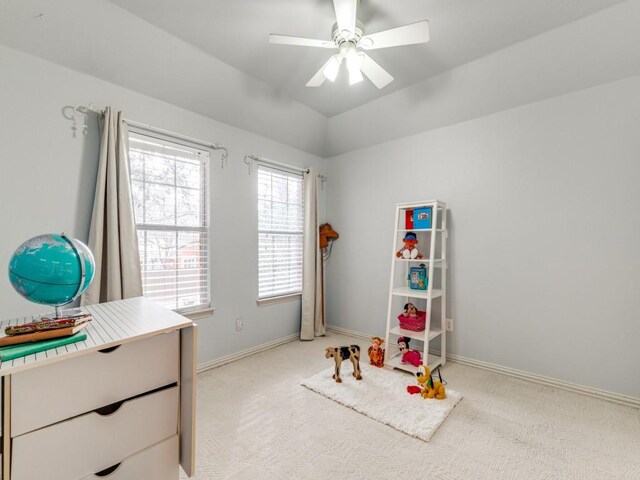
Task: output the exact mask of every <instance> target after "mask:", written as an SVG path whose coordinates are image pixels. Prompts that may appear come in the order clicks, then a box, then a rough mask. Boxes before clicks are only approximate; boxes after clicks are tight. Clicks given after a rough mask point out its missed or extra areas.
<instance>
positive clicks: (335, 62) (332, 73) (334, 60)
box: [322, 55, 342, 82]
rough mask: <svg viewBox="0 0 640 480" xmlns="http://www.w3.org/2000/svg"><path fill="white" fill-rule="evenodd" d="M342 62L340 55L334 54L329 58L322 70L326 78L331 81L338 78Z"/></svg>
mask: <svg viewBox="0 0 640 480" xmlns="http://www.w3.org/2000/svg"><path fill="white" fill-rule="evenodd" d="M341 63H342V57H341V56H339V55H334V56H333V57H331V58H330V59H329V62H328V63H327V65H326V66H325V67H324V69H323V70H322V73H323V74H324V76H325V78H326V79H327V80H329V81H331V82H334V81H335V80H336V77H337V76H338V71H339V70H340V64H341Z"/></svg>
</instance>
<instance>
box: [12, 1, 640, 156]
mask: <svg viewBox="0 0 640 480" xmlns="http://www.w3.org/2000/svg"><path fill="white" fill-rule="evenodd" d="M633 1H634V2H636V1H638V2H640V0H633ZM623 3H624V4H628V2H626V1H624V0H393V1H390V0H361V5H360V10H359V11H360V13H359V18H360V19H361V20H362V21H363V22H364V23H365V31H366V32H369V33H374V32H376V31H380V30H385V29H388V28H392V27H396V26H400V25H404V24H407V23H412V22H415V21H418V20H422V19H428V20H429V22H430V30H431V41H430V42H429V43H427V44H425V45H413V46H407V47H398V48H391V49H384V50H379V51H372V52H369V53H370V55H371V56H372V57H373V58H374V59H375V60H376V61H377V62H379V63H380V64H381V65H382V66H383V67H385V68H386V69H387V70H388V71H389V72H390V73H391V74H392V75H393V76H394V77H395V81H394V82H392V83H391V84H390V85H389V86H387V87H386V88H384V89H383V90H378V89H376V88H375V87H374V86H373V85H371V84H370V83H369V82H368V80H365V81H364V82H363V83H361V84H358V85H356V86H353V87H349V85H348V84H347V81H346V78H345V77H346V76H345V75H343V76H342V77H339V78H338V79H337V80H336V82H335V83H331V82H325V84H324V85H323V86H322V87H320V88H316V89H312V88H307V87H305V84H306V82H307V81H308V79H309V78H310V77H311V76H312V75H313V74H314V73H315V72H316V71H317V70H318V68H319V67H320V66H321V65H322V64H323V63H324V62H325V61H326V59H327V58H328V56H329V55H331V54H332V51H331V50H327V49H314V48H305V47H291V46H283V45H272V44H269V43H268V35H269V33H280V34H286V35H295V36H306V37H311V38H328V36H329V32H330V29H331V27H332V25H333V23H334V21H335V19H334V12H333V4H332V1H331V0H173V1H172V0H55V2H52V1H51V0H0V44H4V45H6V46H8V47H10V48H13V49H16V50H19V51H22V52H25V53H28V54H30V55H34V56H36V57H39V58H42V59H45V60H48V61H50V62H53V63H56V64H58V65H62V66H64V67H68V68H70V69H73V70H76V71H79V72H82V73H85V74H88V75H91V76H93V77H97V78H99V79H102V80H104V81H107V82H111V83H113V84H116V85H119V86H122V87H124V88H127V89H129V90H133V91H136V92H140V93H142V94H144V95H147V96H149V97H153V98H156V99H160V100H163V101H165V102H169V103H171V104H174V105H178V106H180V107H183V108H186V109H188V110H190V111H193V112H196V113H199V114H201V115H204V116H207V117H209V118H213V119H216V120H219V121H221V122H224V123H226V124H228V125H233V126H235V127H239V128H242V129H244V130H248V131H251V132H254V133H257V134H259V135H263V136H265V137H268V138H271V139H273V140H276V141H279V142H282V143H284V144H288V145H291V146H294V147H296V148H299V149H301V150H304V151H307V152H310V153H313V154H316V155H319V156H326V155H327V154H329V153H332V152H333V153H335V151H344V150H345V149H346V148H347V146H343V147H341V148H338V149H336V148H331V143H332V141H335V138H336V130H340V131H342V130H344V131H345V132H346V131H347V130H348V136H349V137H353V129H366V125H367V122H369V123H370V122H371V121H374V120H376V121H380V122H382V119H381V118H379V117H384V118H387V117H388V118H389V119H391V118H394V117H392V116H389V115H388V112H386V111H379V108H378V107H379V105H388V104H390V103H391V104H393V105H400V103H398V101H397V95H402V94H403V92H408V91H409V90H410V89H414V90H415V89H416V88H418V89H419V90H420V91H421V92H422V90H424V89H425V88H427V87H425V86H424V82H431V80H434V81H435V80H437V79H438V78H440V80H439V81H435V83H434V84H433V86H429V87H428V90H429V93H430V95H429V97H428V98H426V99H423V101H426V102H428V103H429V104H428V105H427V107H429V108H431V105H432V104H433V103H437V99H439V98H440V97H442V96H443V95H444V96H446V95H447V93H446V92H445V93H443V92H442V90H443V89H444V90H446V89H447V87H448V86H449V87H450V85H447V79H446V78H443V76H442V75H440V74H442V73H443V72H446V74H445V75H449V73H450V71H452V69H454V68H455V67H460V65H463V64H464V65H465V66H464V67H460V68H463V69H464V68H465V67H466V66H468V65H470V64H471V63H470V62H473V61H474V60H476V59H479V58H480V57H489V58H493V57H494V56H495V55H496V54H498V53H496V54H494V52H498V51H500V52H505V51H507V50H513V48H511V49H509V48H507V47H511V46H512V45H514V44H518V45H515V46H514V47H518V46H521V45H524V44H525V43H528V42H530V40H529V41H528V42H524V43H518V42H522V41H523V40H526V39H529V38H531V37H535V38H539V37H538V35H539V34H541V33H543V32H548V31H550V30H553V31H554V32H555V31H556V30H555V29H556V27H560V26H561V25H564V24H567V23H572V22H574V21H575V20H577V19H580V18H583V17H586V16H588V15H590V14H593V13H596V12H598V11H600V10H604V9H607V8H608V7H611V6H613V5H616V4H623ZM40 13H43V14H44V16H43V17H39V14H40ZM582 23H584V22H578V23H577V24H575V25H576V29H577V30H579V31H580V32H581V34H583V35H586V36H587V37H588V38H592V39H593V41H594V42H596V43H595V50H594V49H591V50H590V51H592V52H594V53H595V51H596V50H597V49H598V45H599V43H598V41H599V40H604V41H605V42H604V43H603V45H608V43H607V42H606V40H607V38H608V37H607V35H610V34H611V29H612V28H613V29H615V28H616V27H612V26H609V27H608V30H607V29H605V30H602V29H598V28H593V27H590V28H589V31H588V32H582V27H581V24H582ZM593 23H594V22H590V23H589V24H590V25H593ZM596 23H597V22H596ZM572 25H574V23H572ZM573 30H575V29H573ZM573 30H572V31H573ZM550 33H551V32H549V33H545V35H542V36H549V34H550ZM552 36H553V35H552ZM578 37H579V36H575V35H574V37H569V42H573V41H574V40H573V39H574V38H578ZM561 38H565V37H561ZM566 47H567V45H565V44H562V43H561V44H555V46H554V47H553V48H552V50H553V49H555V48H562V49H564V50H567V48H566ZM516 50H517V49H516ZM525 51H526V49H525ZM547 51H548V50H546V49H545V50H543V51H539V52H536V58H531V65H532V68H537V67H535V65H538V64H540V63H543V64H544V57H545V56H546V55H547V54H546V52H547ZM567 51H569V52H571V51H572V49H571V48H569V49H568V50H567ZM582 53H583V55H582V56H581V57H580V58H582V59H583V60H584V58H586V60H585V61H586V62H587V64H588V65H589V66H591V63H593V62H592V61H591V60H595V57H594V58H591V59H590V57H589V52H586V53H585V52H582ZM490 54H494V55H490ZM601 54H602V55H601V56H604V57H603V58H605V59H606V58H607V56H610V51H609V50H606V49H605V50H604V51H603V52H601ZM518 58H519V57H518ZM625 58H626V57H622V59H621V61H624V59H625ZM521 60H522V59H521ZM481 62H484V59H483V60H481ZM536 62H538V63H536ZM474 63H475V62H474ZM513 63H514V62H510V63H509V62H507V63H505V64H503V65H501V67H500V68H499V69H498V70H497V71H496V70H495V69H494V70H492V71H491V72H489V73H490V75H487V74H486V73H485V74H483V75H482V76H481V78H485V77H487V78H489V77H491V76H495V75H498V76H499V77H500V78H501V77H505V79H506V78H509V73H513V72H511V70H512V68H510V65H512V64H513ZM555 64H556V65H560V67H559V68H562V63H560V62H556V63H555ZM584 65H585V64H584V63H581V67H580V68H578V69H577V70H573V71H572V73H571V75H574V73H575V72H578V74H580V75H583V74H584V73H585V72H584V71H582V70H584V68H582V67H584ZM596 67H597V65H596V66H594V68H595V69H596V70H597V68H596ZM0 68H1V67H0ZM460 68H457V69H455V70H453V72H455V71H457V70H460ZM603 68H604V67H603ZM581 71H582V73H580V72H581ZM9 73H10V72H9ZM343 73H344V72H343ZM516 73H517V72H516ZM0 74H2V75H5V74H7V72H1V73H0ZM522 75H524V73H522V72H521V76H522ZM426 79H429V80H426ZM545 82H546V84H555V83H556V81H555V80H554V77H553V76H549V78H548V79H547V80H545ZM491 85H493V83H491ZM410 86H411V87H410ZM400 89H402V91H399V90H400ZM493 90H497V89H496V88H495V87H494V88H493ZM552 90H553V89H552ZM556 90H557V89H556ZM554 91H555V90H554ZM394 92H395V93H394ZM412 92H413V90H412ZM99 93H100V92H96V95H95V97H92V98H89V99H85V100H82V99H78V100H74V99H71V98H70V99H69V102H70V103H71V102H74V101H75V102H78V101H85V102H89V101H94V102H96V101H97V102H101V101H102V102H109V101H110V99H109V98H102V97H101V96H100V94H99ZM414 93H415V92H413V93H412V94H411V95H409V94H407V95H406V97H407V99H409V100H410V99H411V98H414V97H415V95H414ZM494 93H496V92H494ZM499 93H500V92H497V93H496V94H499ZM551 93H552V92H551ZM449 95H452V94H451V92H449ZM520 96H521V97H523V98H524V100H527V99H528V101H531V100H532V98H531V95H528V94H527V92H523V93H522V94H521V95H520ZM422 97H424V95H423V94H421V98H422ZM535 98H542V94H540V95H538V96H537V97H535ZM440 103H442V104H443V106H442V108H444V109H445V112H444V114H445V115H444V117H446V116H447V115H446V114H450V113H451V112H450V111H451V109H452V108H453V109H455V108H459V106H458V107H455V106H453V107H452V106H451V105H449V106H446V105H445V103H446V102H440ZM498 103H499V102H498ZM365 105H366V106H365ZM121 107H123V108H126V107H127V106H126V105H125V106H121ZM445 107H446V108H445ZM429 111H430V112H432V113H433V115H435V112H436V110H433V109H431V110H429ZM486 111H487V110H486V109H484V110H482V112H485V113H486ZM372 112H373V113H372ZM438 116H439V117H443V115H442V112H441V114H439V115H438ZM328 117H329V118H328ZM373 117H376V118H373ZM444 117H443V118H444ZM138 120H140V121H147V122H151V123H153V119H145V118H139V119H138ZM389 121H392V120H389ZM345 123H346V124H347V126H348V127H349V128H346V129H345V128H344V125H345ZM383 123H384V122H383ZM396 123H397V122H396ZM403 125H404V124H403ZM157 126H159V127H162V125H157ZM387 130H390V129H387ZM396 130H397V129H396ZM385 131H386V130H385ZM412 131H413V130H412V129H410V128H405V127H404V126H402V129H401V131H400V132H399V133H398V134H397V135H396V136H398V135H403V134H404V135H408V134H410V133H411V132H412ZM384 139H387V140H388V138H387V137H380V138H377V137H376V138H374V139H373V140H371V141H369V143H375V141H383V140H384ZM359 145H360V144H358V145H352V146H351V148H353V147H356V146H359Z"/></svg>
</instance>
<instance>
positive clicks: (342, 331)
mask: <svg viewBox="0 0 640 480" xmlns="http://www.w3.org/2000/svg"><path fill="white" fill-rule="evenodd" d="M326 328H327V330H328V331H330V332H335V333H339V334H341V335H348V336H350V337H356V338H361V339H363V340H371V337H373V335H367V334H366V333H362V332H356V331H355V330H349V329H348V328H342V327H336V326H335V325H327V326H326Z"/></svg>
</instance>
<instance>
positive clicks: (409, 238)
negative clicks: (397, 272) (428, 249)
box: [396, 232, 423, 258]
mask: <svg viewBox="0 0 640 480" xmlns="http://www.w3.org/2000/svg"><path fill="white" fill-rule="evenodd" d="M402 241H403V242H404V247H402V248H401V249H400V250H398V251H397V252H396V257H398V258H400V257H402V258H422V257H423V255H422V253H420V250H418V249H417V248H416V245H417V244H418V237H417V236H416V234H415V233H414V232H407V234H406V235H405V236H404V238H403V239H402Z"/></svg>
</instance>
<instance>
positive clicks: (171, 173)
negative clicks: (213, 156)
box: [129, 132, 210, 311]
mask: <svg viewBox="0 0 640 480" xmlns="http://www.w3.org/2000/svg"><path fill="white" fill-rule="evenodd" d="M129 155H130V162H131V188H132V192H133V204H134V211H135V218H136V227H137V229H138V244H139V247H140V263H141V267H142V288H143V293H144V296H145V297H148V298H151V299H153V300H154V301H156V302H158V303H160V304H161V305H163V306H165V307H167V308H170V309H173V310H180V311H188V310H197V309H199V308H206V307H209V305H210V300H209V296H210V293H209V240H208V228H209V225H208V217H209V215H208V203H207V199H208V188H209V180H208V179H209V175H208V168H209V152H208V151H206V150H200V149H197V148H193V147H191V146H187V145H183V144H181V143H177V142H174V141H169V140H166V139H164V138H162V139H161V138H155V137H153V136H149V135H147V134H139V133H134V132H131V133H130V135H129Z"/></svg>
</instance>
